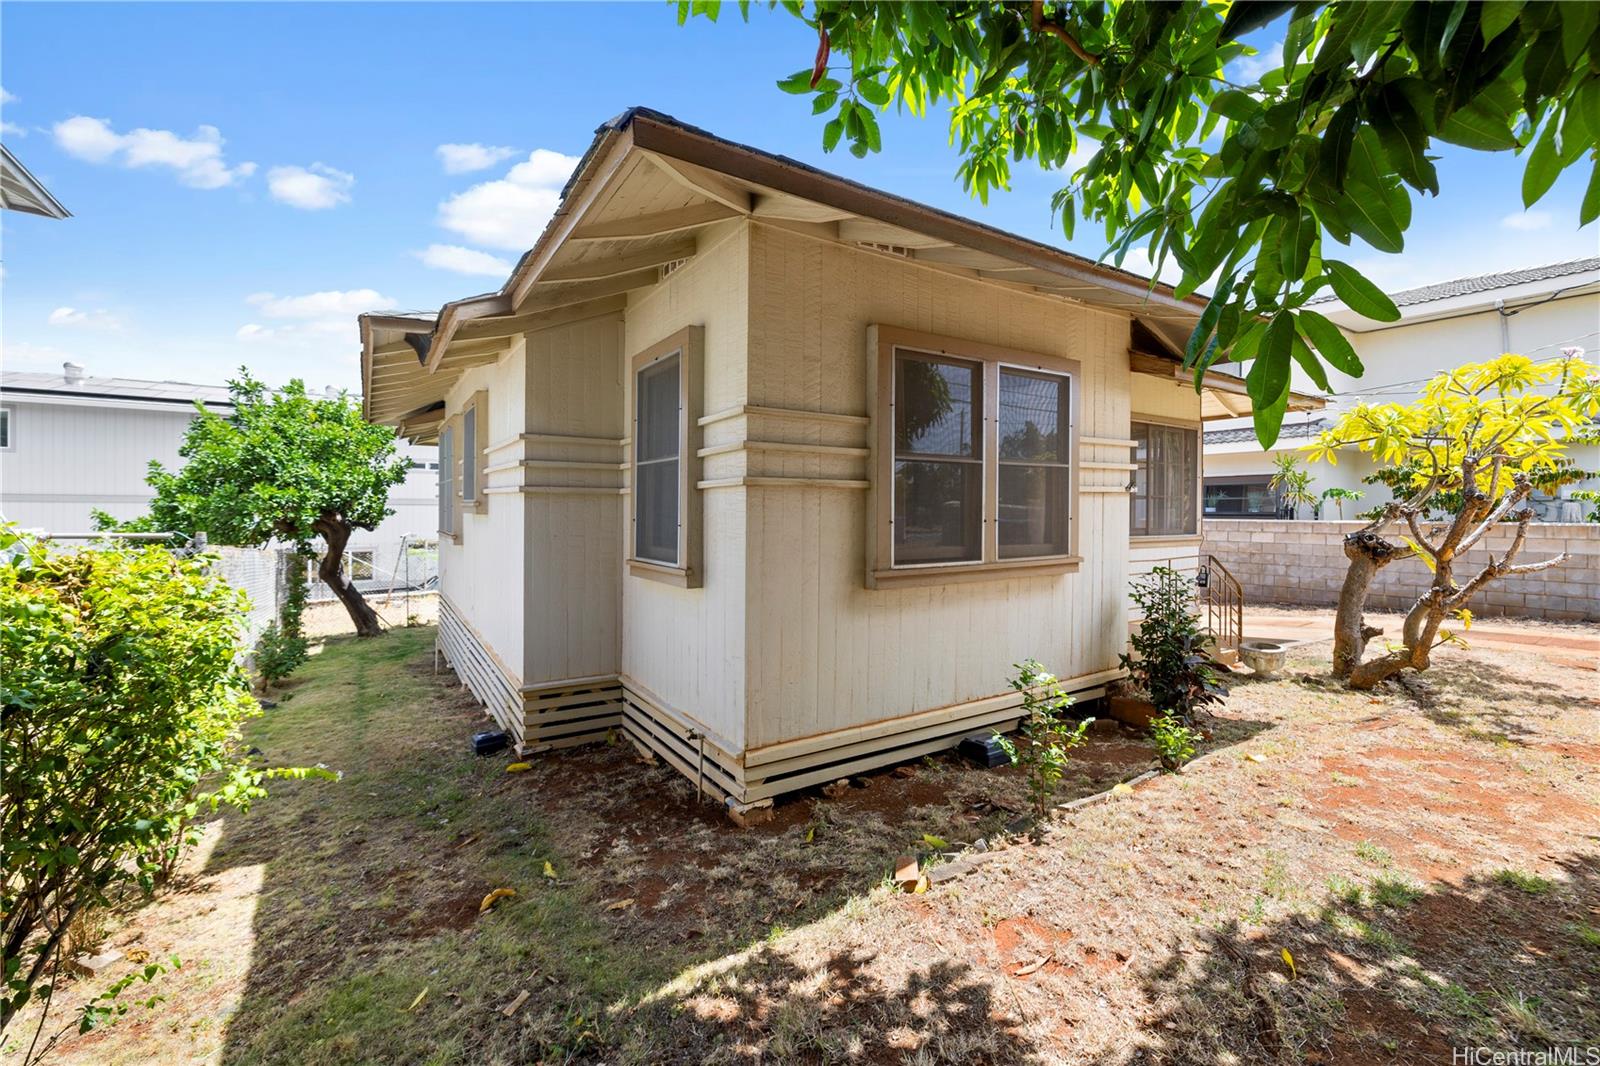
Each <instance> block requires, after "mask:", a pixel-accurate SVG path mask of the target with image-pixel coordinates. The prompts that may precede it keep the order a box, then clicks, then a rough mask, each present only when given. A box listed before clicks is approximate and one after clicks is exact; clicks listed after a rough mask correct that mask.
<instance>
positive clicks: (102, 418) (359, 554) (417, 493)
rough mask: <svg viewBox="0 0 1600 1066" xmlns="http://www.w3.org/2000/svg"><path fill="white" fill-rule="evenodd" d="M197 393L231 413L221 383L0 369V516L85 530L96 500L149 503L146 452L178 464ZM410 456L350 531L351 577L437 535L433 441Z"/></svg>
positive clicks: (74, 369) (114, 507) (115, 506)
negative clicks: (383, 504)
mask: <svg viewBox="0 0 1600 1066" xmlns="http://www.w3.org/2000/svg"><path fill="white" fill-rule="evenodd" d="M196 400H199V401H200V402H201V403H203V404H204V405H205V406H206V407H207V408H208V409H209V410H212V411H215V412H217V413H218V414H224V415H226V414H228V413H230V412H231V411H232V409H233V408H232V406H231V404H229V402H228V390H227V389H226V388H224V387H223V386H220V385H194V384H190V383H187V382H178V381H141V380H137V379H133V378H99V377H89V376H87V375H86V374H85V373H84V370H83V367H82V366H80V365H79V364H77V363H70V362H69V363H66V364H64V366H63V368H62V372H61V373H60V374H49V373H34V372H9V371H8V372H5V373H3V374H0V515H3V516H4V517H5V519H6V520H7V521H11V522H15V523H17V524H18V525H20V526H22V527H23V528H25V529H35V530H42V531H44V532H48V533H52V534H56V535H62V534H82V533H87V532H90V531H91V530H92V529H93V523H92V521H91V519H90V515H89V512H90V511H91V510H92V509H94V508H99V509H100V510H103V511H106V512H108V513H110V514H111V515H113V516H114V517H116V518H119V519H128V518H136V517H138V516H139V515H142V514H144V513H146V512H147V511H148V510H149V508H150V499H151V496H152V493H151V491H150V488H149V486H147V485H146V484H145V480H144V479H145V474H146V473H147V471H148V469H149V465H150V460H152V459H155V460H157V461H159V462H160V463H161V465H162V466H164V467H166V468H167V469H169V470H175V469H177V468H178V467H179V466H181V465H182V460H181V459H180V458H179V457H178V446H179V445H180V444H182V443H183V435H184V433H185V431H186V430H187V429H188V427H189V423H190V421H192V420H193V419H194V417H195V411H194V403H195V401H196ZM400 449H401V454H402V455H405V456H406V457H407V458H408V459H410V461H411V464H412V465H411V472H410V474H409V475H408V476H407V477H406V480H405V481H404V482H402V483H401V484H400V485H398V486H396V487H395V489H394V490H393V491H392V492H391V493H390V495H389V506H390V508H391V509H392V510H393V511H394V514H392V515H390V516H389V517H388V518H387V519H385V520H384V521H383V523H382V524H381V525H379V526H378V528H377V529H375V530H371V531H368V530H363V529H358V530H356V531H355V532H354V533H353V534H352V535H351V537H350V544H349V547H348V548H347V551H348V553H349V559H350V567H351V573H352V576H353V577H355V578H356V579H357V580H359V581H363V582H365V581H371V582H372V584H374V585H378V586H387V584H388V578H389V575H388V572H387V571H389V570H392V569H394V568H395V560H396V559H397V557H398V555H399V551H400V541H401V537H402V536H404V535H406V534H410V535H411V538H412V540H413V541H432V540H434V539H435V536H436V534H435V532H434V527H435V526H436V524H437V522H436V518H435V515H436V511H437V505H436V502H435V501H436V500H437V499H438V485H437V480H438V470H439V464H438V449H437V448H434V447H432V446H417V445H412V444H407V443H405V442H401V444H400Z"/></svg>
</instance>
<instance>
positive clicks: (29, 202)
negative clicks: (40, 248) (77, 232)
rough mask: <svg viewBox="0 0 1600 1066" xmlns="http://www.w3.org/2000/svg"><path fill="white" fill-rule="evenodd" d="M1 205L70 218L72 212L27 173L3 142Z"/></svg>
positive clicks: (0, 172)
mask: <svg viewBox="0 0 1600 1066" xmlns="http://www.w3.org/2000/svg"><path fill="white" fill-rule="evenodd" d="M0 207H5V208H10V209H11V210H12V211H22V212H25V213H26V214H30V215H43V216H44V217H45V218H70V217H71V216H72V212H71V211H68V210H67V209H66V208H65V207H62V206H61V201H60V200H57V199H56V198H55V197H54V196H52V195H50V190H49V189H46V188H45V187H44V186H43V185H42V184H40V183H39V179H38V178H36V177H34V176H33V175H32V174H30V173H28V168H27V167H25V166H23V165H22V163H21V161H20V160H18V159H17V157H16V156H14V155H12V154H11V149H9V148H7V147H6V146H5V145H3V144H0Z"/></svg>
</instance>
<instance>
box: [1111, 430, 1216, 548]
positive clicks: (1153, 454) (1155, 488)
mask: <svg viewBox="0 0 1600 1066" xmlns="http://www.w3.org/2000/svg"><path fill="white" fill-rule="evenodd" d="M1132 437H1133V440H1134V444H1135V447H1134V452H1133V462H1134V472H1133V497H1132V501H1131V504H1130V506H1129V509H1128V522H1129V527H1128V528H1129V533H1130V534H1131V535H1133V536H1135V537H1186V536H1193V535H1195V534H1196V533H1198V532H1199V529H1200V506H1199V504H1200V493H1199V486H1200V429H1199V427H1198V426H1178V425H1167V424H1165V423H1160V422H1134V423H1133V424H1132Z"/></svg>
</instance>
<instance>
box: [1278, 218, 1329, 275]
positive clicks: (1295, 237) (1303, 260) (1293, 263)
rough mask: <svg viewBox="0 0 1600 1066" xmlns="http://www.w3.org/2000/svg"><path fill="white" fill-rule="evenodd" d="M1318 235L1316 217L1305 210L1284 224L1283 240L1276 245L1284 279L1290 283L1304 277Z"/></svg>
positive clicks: (1318, 228) (1318, 229)
mask: <svg viewBox="0 0 1600 1066" xmlns="http://www.w3.org/2000/svg"><path fill="white" fill-rule="evenodd" d="M1319 234H1320V227H1318V225H1317V219H1316V216H1315V215H1313V214H1312V213H1311V212H1310V211H1307V210H1306V209H1305V208H1301V209H1300V210H1299V211H1298V212H1297V213H1296V214H1295V216H1294V217H1293V218H1292V219H1289V220H1287V221H1286V222H1285V223H1284V229H1283V238H1282V240H1281V241H1280V242H1279V244H1278V255H1279V266H1280V268H1281V269H1282V271H1283V276H1284V277H1286V278H1288V279H1289V280H1290V281H1299V280H1300V279H1301V278H1303V277H1305V273H1306V267H1307V266H1308V265H1309V264H1310V262H1311V247H1312V245H1314V244H1316V242H1317V237H1318V236H1319Z"/></svg>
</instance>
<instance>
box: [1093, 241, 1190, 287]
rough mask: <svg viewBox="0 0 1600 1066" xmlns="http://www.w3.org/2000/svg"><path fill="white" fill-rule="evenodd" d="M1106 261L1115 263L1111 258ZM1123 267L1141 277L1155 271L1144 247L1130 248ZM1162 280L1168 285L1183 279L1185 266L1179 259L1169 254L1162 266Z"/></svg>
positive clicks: (1146, 276) (1109, 263)
mask: <svg viewBox="0 0 1600 1066" xmlns="http://www.w3.org/2000/svg"><path fill="white" fill-rule="evenodd" d="M1106 263H1107V265H1113V266H1114V265H1115V264H1114V263H1112V262H1111V260H1109V259H1108V260H1106ZM1122 269H1123V270H1129V271H1132V272H1133V273H1135V274H1137V275H1139V276H1140V277H1141V278H1148V277H1150V276H1151V275H1152V274H1154V273H1155V270H1154V268H1153V266H1152V265H1151V262H1150V253H1149V252H1148V251H1146V250H1145V249H1143V248H1130V249H1128V254H1127V255H1125V256H1123V257H1122ZM1160 280H1162V281H1164V282H1166V283H1167V284H1168V285H1176V284H1177V283H1178V282H1180V281H1182V280H1183V268H1182V267H1180V266H1179V265H1178V261H1177V260H1176V259H1174V258H1173V257H1172V256H1171V255H1168V256H1167V261H1166V262H1165V263H1164V264H1163V265H1162V267H1161V278H1160Z"/></svg>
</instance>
